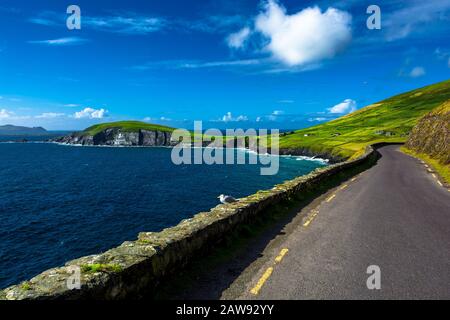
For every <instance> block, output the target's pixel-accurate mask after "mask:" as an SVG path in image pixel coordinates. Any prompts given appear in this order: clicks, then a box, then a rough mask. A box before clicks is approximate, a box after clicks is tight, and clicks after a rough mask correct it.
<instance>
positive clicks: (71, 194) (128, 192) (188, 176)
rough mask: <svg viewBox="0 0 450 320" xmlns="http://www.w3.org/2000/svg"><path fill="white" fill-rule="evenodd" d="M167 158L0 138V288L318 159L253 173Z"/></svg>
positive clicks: (266, 184) (159, 151) (299, 171)
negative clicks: (274, 171) (263, 173)
mask: <svg viewBox="0 0 450 320" xmlns="http://www.w3.org/2000/svg"><path fill="white" fill-rule="evenodd" d="M0 140H1V138H0ZM6 140H9V139H6ZM28 140H29V141H36V140H39V139H37V138H36V139H33V138H28ZM241 152H242V151H241ZM170 156H171V149H169V148H136V147H135V148H108V147H75V146H62V145H57V144H52V143H33V142H31V143H0V288H4V287H7V286H9V285H12V284H15V283H18V282H20V281H23V280H26V279H29V278H31V277H33V276H35V275H36V274H39V273H40V272H42V271H44V270H46V269H49V268H52V267H56V266H59V265H62V264H64V263H65V262H66V261H68V260H71V259H74V258H78V257H81V256H85V255H90V254H95V253H100V252H102V251H105V250H108V249H109V248H111V247H114V246H117V245H119V244H121V243H122V242H123V241H126V240H135V239H136V237H137V235H138V233H139V232H143V231H160V230H162V229H164V228H166V227H170V226H174V225H176V224H177V223H179V222H180V221H181V220H183V219H186V218H189V217H192V216H193V215H194V214H196V213H198V212H201V211H207V210H209V209H210V208H212V207H214V206H216V205H217V204H219V203H218V199H217V196H218V195H220V194H222V193H223V194H229V195H232V196H234V197H236V198H239V197H244V196H247V195H250V194H252V193H255V192H256V191H258V190H263V189H270V188H272V187H273V186H274V185H275V184H277V183H280V182H283V181H285V180H288V179H292V178H294V177H296V176H299V175H303V174H307V173H309V172H311V171H312V170H314V169H315V168H317V167H321V166H324V165H326V164H325V163H323V162H320V161H311V160H305V159H301V158H296V157H280V170H279V172H278V174H277V175H274V176H261V175H260V166H259V165H249V164H246V165H206V164H205V165H180V166H176V165H174V164H172V162H171V158H170Z"/></svg>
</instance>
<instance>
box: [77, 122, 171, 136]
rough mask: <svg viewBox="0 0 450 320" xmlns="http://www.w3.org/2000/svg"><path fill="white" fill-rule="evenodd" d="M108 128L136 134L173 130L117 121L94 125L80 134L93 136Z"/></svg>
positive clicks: (152, 125)
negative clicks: (139, 132)
mask: <svg viewBox="0 0 450 320" xmlns="http://www.w3.org/2000/svg"><path fill="white" fill-rule="evenodd" d="M110 128H120V129H121V130H122V131H125V132H137V131H139V130H140V129H142V130H150V131H156V130H158V131H166V132H172V131H173V130H175V129H174V128H171V127H166V126H160V125H157V124H151V123H146V122H142V121H118V122H107V123H100V124H96V125H94V126H91V127H89V128H87V129H85V130H84V131H82V132H80V134H83V135H92V136H93V135H96V134H97V133H100V132H102V131H103V130H106V129H110Z"/></svg>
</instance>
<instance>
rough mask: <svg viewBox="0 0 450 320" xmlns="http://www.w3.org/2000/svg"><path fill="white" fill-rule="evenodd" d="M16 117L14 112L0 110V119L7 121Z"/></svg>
mask: <svg viewBox="0 0 450 320" xmlns="http://www.w3.org/2000/svg"><path fill="white" fill-rule="evenodd" d="M13 115H14V113H13V112H10V111H8V110H6V109H0V119H7V118H10V117H12V116H13Z"/></svg>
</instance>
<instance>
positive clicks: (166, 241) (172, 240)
mask: <svg viewBox="0 0 450 320" xmlns="http://www.w3.org/2000/svg"><path fill="white" fill-rule="evenodd" d="M376 158H377V152H376V151H375V150H374V149H372V148H369V149H368V150H367V151H366V153H365V155H364V156H362V157H361V158H359V159H356V160H353V161H347V162H342V163H339V164H333V165H331V166H328V167H325V168H320V169H317V170H315V171H314V172H312V173H310V174H308V175H305V176H301V177H297V178H295V179H293V180H290V181H286V182H284V183H282V184H279V185H276V186H275V187H274V188H272V189H270V190H265V191H260V192H258V193H256V194H253V195H251V196H248V197H246V198H242V199H240V201H239V202H237V203H233V204H227V205H219V206H217V207H215V208H213V209H211V210H210V211H208V212H201V213H198V214H197V215H195V216H194V217H192V218H190V219H186V220H183V221H181V222H180V223H179V224H178V225H177V226H174V227H171V228H167V229H164V230H163V231H161V232H157V233H151V232H143V233H140V234H139V236H138V239H137V240H136V241H127V242H124V243H123V244H122V245H120V246H119V247H116V248H113V249H111V250H108V251H106V252H104V253H101V254H97V255H92V256H87V257H82V258H80V259H76V260H73V261H70V262H68V263H66V265H65V266H63V267H58V268H54V269H50V270H47V271H45V272H43V273H42V274H40V275H38V276H36V277H34V278H33V279H31V280H29V281H26V282H23V283H21V284H18V285H15V286H12V287H9V288H7V289H5V290H3V291H0V299H7V300H22V299H30V300H37V299H69V300H72V299H98V300H104V299H106V300H111V299H124V298H132V299H136V298H139V297H140V296H141V295H142V294H143V293H148V292H152V291H153V290H155V288H157V286H158V284H159V283H160V281H161V279H163V278H164V277H165V276H167V275H171V274H173V273H174V272H176V271H177V270H180V268H183V266H185V265H186V264H187V263H189V261H190V260H192V259H194V258H195V257H196V256H198V255H199V254H201V253H203V252H207V251H208V249H210V248H214V245H215V244H217V243H218V242H220V241H221V240H223V239H224V238H225V237H226V235H229V234H230V233H231V232H233V231H234V230H236V228H237V227H239V226H243V225H245V224H251V223H252V221H254V220H255V219H256V217H257V216H258V215H261V214H262V213H263V212H267V211H268V210H270V209H271V207H272V206H275V205H277V204H279V203H282V202H284V201H289V200H291V199H294V198H296V196H298V195H299V194H301V193H304V192H308V191H311V190H314V189H315V188H317V187H318V186H319V185H320V184H321V183H323V182H324V181H326V180H327V179H330V178H332V177H333V176H336V175H337V174H339V173H342V172H345V171H347V170H350V169H354V168H356V167H358V166H362V165H365V164H367V163H368V162H372V161H375V160H376ZM74 267H75V268H79V269H77V270H81V288H80V289H73V290H69V289H68V287H67V281H68V279H70V276H71V275H72V272H73V271H72V270H74V269H73V268H74Z"/></svg>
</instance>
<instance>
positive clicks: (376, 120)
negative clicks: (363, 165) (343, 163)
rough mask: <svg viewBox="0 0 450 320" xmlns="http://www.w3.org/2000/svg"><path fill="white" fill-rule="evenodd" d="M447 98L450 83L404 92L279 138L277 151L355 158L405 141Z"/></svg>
mask: <svg viewBox="0 0 450 320" xmlns="http://www.w3.org/2000/svg"><path fill="white" fill-rule="evenodd" d="M448 99H450V80H447V81H444V82H440V83H437V84H433V85H430V86H427V87H424V88H420V89H417V90H413V91H410V92H407V93H403V94H400V95H397V96H394V97H392V98H389V99H386V100H383V101H380V102H378V103H375V104H373V105H370V106H367V107H365V108H362V109H360V110H358V111H356V112H353V113H351V114H349V115H346V116H344V117H341V118H339V119H336V120H333V121H330V122H327V123H324V124H320V125H317V126H314V127H311V128H307V129H302V130H298V131H295V132H294V133H292V134H287V135H284V136H281V137H280V148H307V149H309V150H311V151H313V152H327V153H329V154H331V155H334V156H339V157H343V158H356V157H357V156H359V155H360V154H361V153H363V150H364V149H365V147H366V146H368V145H371V144H374V143H378V142H396V143H398V142H405V141H406V140H407V138H408V134H409V132H410V131H411V129H412V128H413V127H414V126H415V125H416V123H417V122H418V120H419V119H420V118H421V117H422V116H424V115H425V114H426V113H428V112H430V111H432V110H433V109H434V108H436V107H437V106H439V105H440V104H442V103H443V102H444V101H446V100H448Z"/></svg>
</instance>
